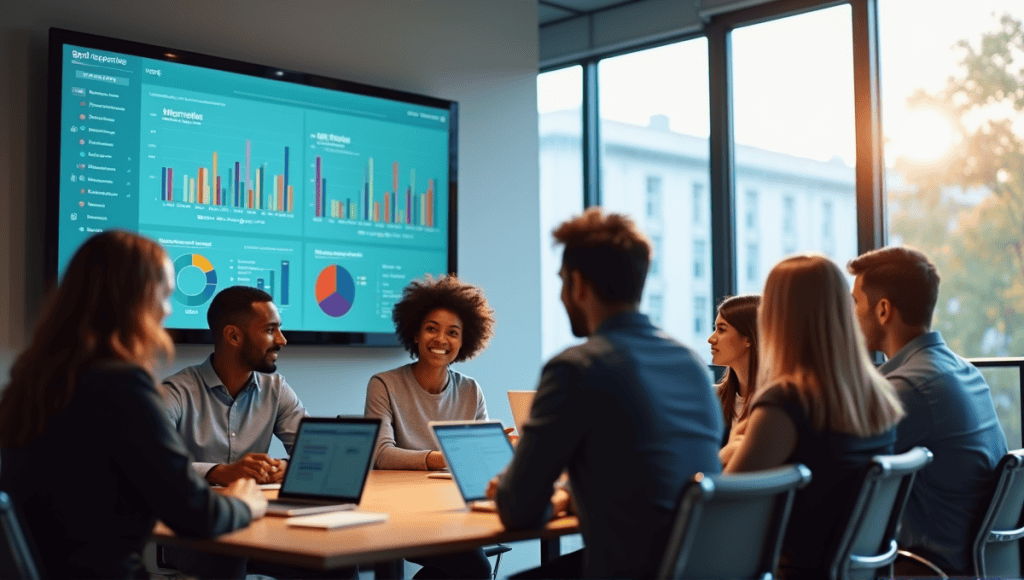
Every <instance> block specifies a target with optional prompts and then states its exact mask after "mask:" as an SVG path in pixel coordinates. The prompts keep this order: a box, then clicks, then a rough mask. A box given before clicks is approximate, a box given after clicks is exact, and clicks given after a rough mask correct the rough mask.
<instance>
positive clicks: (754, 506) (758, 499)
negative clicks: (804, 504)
mask: <svg viewBox="0 0 1024 580" xmlns="http://www.w3.org/2000/svg"><path fill="white" fill-rule="evenodd" d="M810 481H811V471H810V470H809V469H807V467H805V466H803V465H786V466H782V467H778V468H775V469H769V470H766V471H758V472H752V473H740V474H732V475H704V474H702V473H698V474H697V475H695V476H694V477H693V479H691V480H690V481H689V482H687V484H686V485H685V486H684V487H683V490H682V492H681V493H680V496H679V503H678V504H677V505H678V508H677V511H676V518H675V521H674V523H673V524H672V531H671V533H670V535H669V540H668V545H667V546H666V549H665V556H664V557H663V558H662V561H661V568H660V571H659V573H658V578H680V579H681V578H704V579H709V580H714V579H726V578H729V579H739V578H759V579H760V578H771V577H772V574H773V572H774V570H775V565H776V564H777V563H778V559H779V549H780V548H781V546H782V537H783V535H784V532H785V530H786V522H788V521H789V512H790V509H791V507H792V505H793V496H794V494H795V493H796V490H797V489H798V488H801V487H803V486H805V485H807V483H809V482H810Z"/></svg>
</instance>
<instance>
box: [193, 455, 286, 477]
mask: <svg viewBox="0 0 1024 580" xmlns="http://www.w3.org/2000/svg"><path fill="white" fill-rule="evenodd" d="M276 473H280V474H281V477H283V476H284V467H283V464H282V462H281V461H280V460H278V459H274V458H272V457H270V456H269V455H267V454H266V453H247V454H246V455H245V457H242V458H241V459H239V460H238V461H236V462H234V463H229V464H227V465H217V466H214V468H213V469H211V470H210V471H208V472H206V479H207V481H209V482H210V483H213V484H215V485H228V484H229V483H231V482H232V481H235V480H236V479H241V478H243V477H251V478H253V479H255V480H256V482H257V483H269V482H270V481H271V480H270V478H271V476H272V475H274V474H276Z"/></svg>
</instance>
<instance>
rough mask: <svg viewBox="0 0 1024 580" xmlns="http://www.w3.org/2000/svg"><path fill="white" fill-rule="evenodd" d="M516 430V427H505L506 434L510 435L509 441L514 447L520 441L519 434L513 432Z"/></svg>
mask: <svg viewBox="0 0 1024 580" xmlns="http://www.w3.org/2000/svg"><path fill="white" fill-rule="evenodd" d="M515 430H516V428H515V427H505V435H508V441H509V443H511V444H512V447H515V446H516V444H517V443H519V435H513V434H512V432H513V431H515Z"/></svg>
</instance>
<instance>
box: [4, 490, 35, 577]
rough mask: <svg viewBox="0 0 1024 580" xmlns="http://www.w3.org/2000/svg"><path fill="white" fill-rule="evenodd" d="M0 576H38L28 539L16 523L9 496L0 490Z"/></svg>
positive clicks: (16, 518)
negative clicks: (0, 537)
mask: <svg viewBox="0 0 1024 580" xmlns="http://www.w3.org/2000/svg"><path fill="white" fill-rule="evenodd" d="M0 533H2V534H3V542H2V543H0V544H2V545H0V578H26V579H36V578H39V569H38V568H37V567H36V562H35V558H34V557H33V555H32V550H31V549H30V548H29V544H28V540H27V539H26V538H25V534H24V533H23V532H22V530H21V526H20V525H19V524H18V517H17V515H16V514H15V512H14V504H13V503H12V502H11V498H10V497H9V496H8V495H7V494H6V493H4V492H2V491H0Z"/></svg>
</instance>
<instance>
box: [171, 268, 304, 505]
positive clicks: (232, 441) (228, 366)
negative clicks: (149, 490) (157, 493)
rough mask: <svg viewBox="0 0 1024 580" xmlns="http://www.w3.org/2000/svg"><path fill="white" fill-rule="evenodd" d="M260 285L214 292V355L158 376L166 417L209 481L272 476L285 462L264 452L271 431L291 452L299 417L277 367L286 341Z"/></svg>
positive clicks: (298, 405) (274, 479)
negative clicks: (166, 374)
mask: <svg viewBox="0 0 1024 580" xmlns="http://www.w3.org/2000/svg"><path fill="white" fill-rule="evenodd" d="M272 300H273V298H272V297H271V296H270V294H267V293H266V292H264V291H263V290H258V289H256V288H251V287H248V286H232V287H230V288H226V289H224V290H223V291H221V292H220V293H219V294H217V296H215V297H214V298H213V301H212V302H211V303H210V309H209V311H208V312H207V314H206V319H207V321H208V322H209V325H210V330H211V331H213V340H214V343H213V354H211V355H210V357H209V358H207V359H206V362H204V363H203V364H200V365H196V366H191V367H188V368H185V369H183V370H181V371H180V372H178V373H177V374H174V375H171V376H169V377H167V378H166V379H164V384H163V386H164V389H163V399H164V405H165V406H166V408H167V418H168V419H169V420H170V422H171V425H172V426H173V427H174V429H175V430H177V431H178V433H179V434H180V435H181V438H182V439H183V440H184V441H185V445H186V446H187V447H188V450H189V452H190V453H191V454H192V457H193V458H194V460H195V463H193V464H192V465H193V467H194V468H195V469H196V471H197V472H198V473H199V474H200V475H202V476H204V477H206V479H207V481H209V482H210V483H211V484H214V485H228V484H229V483H231V482H232V481H234V480H236V479H239V478H242V477H251V478H253V479H255V480H256V481H257V482H258V483H279V482H280V481H281V480H282V479H283V478H284V471H285V467H286V462H285V460H283V459H272V458H271V457H270V456H269V455H267V451H268V450H269V449H270V441H271V437H272V436H274V435H276V436H277V438H278V439H280V440H281V442H282V443H284V446H285V450H286V451H287V452H288V453H289V455H290V454H291V448H292V443H293V442H294V441H295V432H296V431H297V430H298V428H299V422H300V421H301V420H302V417H304V416H306V415H307V413H306V409H305V408H304V407H303V406H302V402H300V401H299V398H298V396H296V395H295V391H293V390H292V388H291V387H289V386H288V383H286V382H285V380H284V377H282V376H281V375H280V374H278V373H277V364H276V361H277V354H278V351H280V350H281V347H283V346H284V345H285V344H287V342H288V341H287V340H285V338H284V335H283V334H282V333H281V315H280V314H279V313H278V312H277V307H276V306H274V303H273V301H272Z"/></svg>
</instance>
